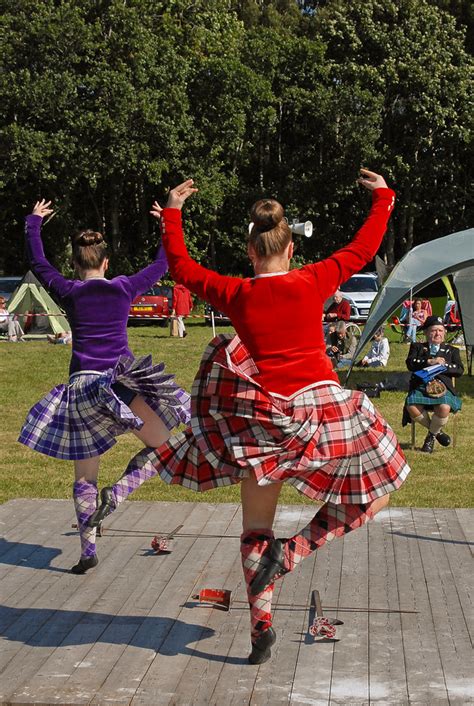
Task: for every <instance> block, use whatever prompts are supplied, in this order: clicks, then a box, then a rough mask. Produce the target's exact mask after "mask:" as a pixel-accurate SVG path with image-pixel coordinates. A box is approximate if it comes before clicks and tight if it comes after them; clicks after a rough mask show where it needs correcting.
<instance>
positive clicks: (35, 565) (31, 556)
mask: <svg viewBox="0 0 474 706" xmlns="http://www.w3.org/2000/svg"><path fill="white" fill-rule="evenodd" d="M60 554H62V550H61V549H58V548H57V547H43V546H42V545H41V544H27V543H23V542H9V541H8V540H6V539H3V538H2V537H0V564H10V565H11V566H23V567H25V568H27V569H47V570H48V571H56V572H58V573H60V574H67V573H69V569H63V568H61V567H57V566H50V564H51V562H52V561H53V559H56V557H57V556H59V555H60Z"/></svg>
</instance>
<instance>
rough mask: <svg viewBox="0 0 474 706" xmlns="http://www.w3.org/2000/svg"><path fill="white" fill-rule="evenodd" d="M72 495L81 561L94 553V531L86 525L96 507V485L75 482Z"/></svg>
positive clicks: (88, 482) (86, 482)
mask: <svg viewBox="0 0 474 706" xmlns="http://www.w3.org/2000/svg"><path fill="white" fill-rule="evenodd" d="M72 494H73V498H74V507H75V509H76V517H77V524H78V527H79V534H80V537H81V559H87V558H89V557H91V556H94V554H95V553H96V548H95V537H96V529H95V527H88V526H87V523H88V521H89V517H90V516H91V515H92V513H93V512H94V511H95V509H96V507H97V483H94V482H92V481H80V480H76V481H75V482H74V484H73V486H72Z"/></svg>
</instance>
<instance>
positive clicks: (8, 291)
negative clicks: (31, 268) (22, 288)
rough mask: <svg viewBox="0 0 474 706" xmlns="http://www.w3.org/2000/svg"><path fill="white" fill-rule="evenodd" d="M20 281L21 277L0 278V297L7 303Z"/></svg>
mask: <svg viewBox="0 0 474 706" xmlns="http://www.w3.org/2000/svg"><path fill="white" fill-rule="evenodd" d="M22 279H23V277H0V296H2V297H5V301H6V302H7V303H8V300H9V299H10V298H11V296H12V294H13V292H14V291H15V289H16V288H17V287H18V285H19V284H20V282H21V280H22Z"/></svg>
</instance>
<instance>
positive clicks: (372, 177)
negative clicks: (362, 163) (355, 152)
mask: <svg viewBox="0 0 474 706" xmlns="http://www.w3.org/2000/svg"><path fill="white" fill-rule="evenodd" d="M360 174H361V176H360V177H359V178H358V179H357V183H358V184H361V185H362V186H365V188H366V189H368V190H369V191H374V189H386V188H387V182H386V181H385V179H384V178H383V176H380V174H376V173H375V172H371V171H369V170H368V169H361V170H360Z"/></svg>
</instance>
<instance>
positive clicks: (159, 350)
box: [0, 320, 474, 507]
mask: <svg viewBox="0 0 474 706" xmlns="http://www.w3.org/2000/svg"><path fill="white" fill-rule="evenodd" d="M225 331H232V329H230V328H225V327H221V328H219V332H225ZM188 332H189V335H188V336H187V338H184V339H176V338H170V337H169V336H168V331H167V329H164V328H159V327H157V326H154V325H152V326H141V327H134V328H130V329H129V338H130V344H131V348H132V350H133V351H134V353H135V355H137V356H138V355H143V354H146V353H150V352H151V353H152V354H153V357H154V360H155V361H157V362H158V361H161V360H163V361H164V362H165V364H166V367H167V369H168V370H169V371H170V372H174V373H176V379H177V381H178V383H179V384H180V385H182V386H183V387H185V388H186V389H187V390H189V389H190V387H191V383H192V380H193V377H194V374H195V372H196V370H197V367H198V362H199V359H200V356H201V353H202V351H203V349H204V347H205V345H206V344H207V342H208V341H209V339H210V338H211V336H212V334H211V329H210V328H209V327H207V326H204V325H203V324H202V323H201V322H200V321H199V320H196V321H192V322H191V323H190V324H189V325H188ZM407 351H408V347H407V346H406V345H405V344H402V343H398V342H395V341H391V359H390V361H389V366H388V367H387V368H386V369H384V370H383V371H377V370H370V371H367V370H364V371H360V370H358V371H357V372H355V373H354V374H353V376H352V377H351V380H350V386H351V387H355V386H356V384H357V383H358V382H361V381H363V380H364V381H366V380H369V381H372V380H373V381H377V380H380V379H382V378H383V377H384V376H386V374H387V372H388V371H404V370H406V368H405V365H404V360H405V357H406V354H407ZM461 355H462V356H463V360H464V362H465V356H464V352H463V351H462V352H461ZM69 357H70V348H69V347H68V346H50V345H48V344H47V343H45V342H43V341H37V342H28V343H26V344H8V343H1V344H0V369H1V373H2V377H1V385H0V400H1V409H2V424H1V430H0V442H1V448H2V454H1V462H0V469H1V478H2V483H1V491H0V502H5V501H7V500H9V499H11V498H16V497H37V498H39V497H43V498H67V497H70V495H71V482H72V463H69V462H64V461H56V460H55V459H51V458H48V457H46V456H43V455H41V454H38V453H35V452H33V451H30V450H29V449H28V448H26V447H24V446H22V445H21V444H19V443H17V441H16V438H17V436H18V432H19V429H20V427H21V424H22V422H23V420H24V418H25V415H26V413H27V411H28V409H29V408H30V407H31V406H32V405H33V404H34V403H35V402H36V401H37V400H38V399H39V398H40V397H42V396H43V395H44V394H45V393H46V392H47V391H48V390H49V389H50V388H51V387H54V386H55V385H57V384H59V383H60V382H65V381H66V380H67V371H68V364H69ZM457 389H458V391H459V393H460V395H461V397H462V399H463V410H462V412H461V414H460V415H459V417H458V420H457V426H458V435H457V436H458V438H457V446H456V448H454V449H453V448H452V447H450V448H447V449H444V448H441V447H440V446H439V445H437V447H436V450H435V453H433V454H432V455H431V456H430V455H427V454H422V453H420V452H419V451H411V450H410V449H409V448H408V446H409V443H408V442H409V436H410V430H409V428H408V427H405V428H404V429H402V427H401V411H402V405H403V400H404V397H405V395H404V393H401V392H383V393H382V395H381V397H380V399H376V400H374V401H375V403H376V405H377V407H378V408H379V409H380V411H381V412H382V414H383V415H384V416H385V417H386V419H387V420H388V421H389V423H390V424H391V426H392V427H393V428H394V429H395V431H396V432H397V434H398V435H399V439H400V442H401V445H402V447H403V448H404V449H405V450H406V455H407V458H408V462H409V464H410V465H411V467H412V472H411V474H410V476H409V477H408V480H407V481H406V483H405V484H404V485H403V487H402V488H401V489H400V490H399V491H398V492H397V493H394V495H393V496H392V504H393V505H404V506H416V507H471V506H473V504H474V483H473V477H474V473H473V471H474V449H473V444H472V428H473V423H474V405H473V397H474V379H473V378H468V377H467V375H465V376H464V377H463V378H461V379H460V380H459V382H458V383H457ZM451 428H452V422H450V425H449V427H448V428H447V431H449V430H450V429H451ZM423 431H424V430H423V429H421V427H418V436H417V444H418V446H419V445H421V443H422V441H423V438H424V434H423ZM140 446H141V444H140V442H139V441H138V439H136V438H135V437H134V436H133V435H131V434H129V435H126V436H122V437H121V438H120V439H119V440H118V443H117V444H116V445H115V446H114V448H113V449H111V450H110V451H109V452H108V453H106V454H105V455H104V457H103V462H102V466H101V473H100V483H101V484H102V485H109V484H110V483H111V482H113V480H114V479H116V478H117V477H118V476H120V475H121V474H122V472H123V470H124V468H125V466H126V465H127V462H128V460H129V458H130V457H131V456H132V455H133V454H135V453H136V452H137V451H138V450H139V449H140ZM133 498H134V499H137V500H138V499H140V500H188V501H196V500H200V501H203V502H232V501H236V500H238V499H239V489H238V486H233V487H232V488H224V489H220V490H216V491H212V492H210V493H203V494H199V495H198V494H194V493H191V492H190V491H187V490H184V489H182V488H176V487H169V486H166V485H165V484H164V483H162V482H161V481H160V480H158V479H155V480H153V481H150V482H148V483H146V484H145V485H144V486H143V487H142V488H141V489H140V491H138V492H137V493H135V494H134V495H133ZM281 501H282V502H285V503H300V502H305V500H304V498H303V496H301V495H300V494H299V493H297V492H296V491H294V490H292V489H291V488H288V487H285V488H284V490H283V492H282V495H281Z"/></svg>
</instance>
